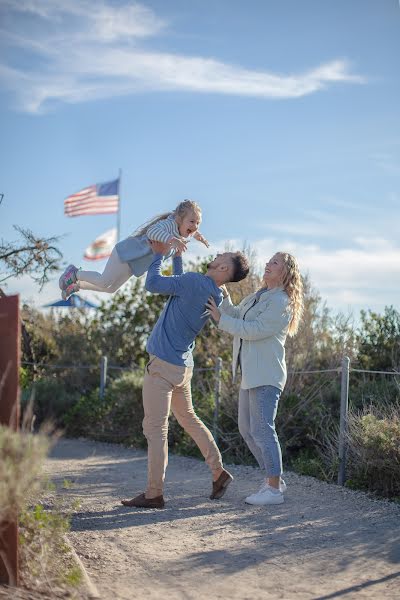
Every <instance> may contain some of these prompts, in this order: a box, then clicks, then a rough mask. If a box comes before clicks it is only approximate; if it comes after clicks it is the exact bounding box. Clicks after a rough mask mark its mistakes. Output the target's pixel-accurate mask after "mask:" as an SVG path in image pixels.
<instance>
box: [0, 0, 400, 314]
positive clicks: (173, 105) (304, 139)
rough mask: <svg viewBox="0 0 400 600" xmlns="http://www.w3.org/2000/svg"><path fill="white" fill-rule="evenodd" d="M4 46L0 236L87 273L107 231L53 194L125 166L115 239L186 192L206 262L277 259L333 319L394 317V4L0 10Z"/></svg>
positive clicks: (32, 293)
mask: <svg viewBox="0 0 400 600" xmlns="http://www.w3.org/2000/svg"><path fill="white" fill-rule="evenodd" d="M0 34H1V35H0V46H1V53H0V115H1V116H0V119H1V122H0V124H1V133H2V135H1V139H2V145H3V152H2V160H1V164H0V192H2V193H4V194H5V198H4V200H3V203H2V205H1V207H0V219H1V228H0V235H1V236H2V237H4V238H5V239H12V238H13V237H15V234H14V233H13V230H12V225H13V224H18V225H20V226H24V227H29V228H31V229H32V230H33V231H34V232H35V233H37V234H40V235H44V236H50V235H62V234H66V235H65V237H64V238H63V239H62V241H61V244H60V247H61V249H62V251H63V253H64V257H65V260H66V262H68V263H69V262H74V263H76V264H78V265H82V266H84V267H86V268H89V265H88V263H85V262H84V261H83V260H82V259H81V256H82V253H83V251H84V249H85V247H86V246H87V245H88V244H89V243H90V242H91V241H92V240H93V239H94V238H95V237H96V236H97V235H99V234H100V233H102V232H103V231H105V230H107V229H109V228H110V227H112V226H113V225H114V222H115V219H114V217H113V216H112V215H110V216H97V217H79V218H74V219H71V218H67V217H65V216H64V214H63V199H64V197H65V196H67V195H69V194H70V193H73V192H75V191H77V190H79V189H80V188H82V187H84V186H86V185H89V184H92V183H97V182H103V181H107V180H111V179H114V178H115V177H116V176H117V174H118V169H119V168H121V169H122V174H123V175H122V189H121V192H122V235H123V236H126V235H128V234H129V233H130V232H131V231H132V230H134V229H136V227H137V226H138V225H140V224H141V223H143V222H144V221H146V220H147V219H148V218H150V217H151V216H153V215H154V214H157V213H159V212H163V211H165V210H169V209H173V208H174V207H175V206H176V204H177V203H178V202H179V201H181V200H182V199H184V198H187V197H190V198H193V199H195V200H197V201H198V202H199V203H200V205H201V206H202V208H203V225H202V231H203V233H204V234H205V235H206V236H207V237H208V239H209V240H210V241H211V242H212V248H211V250H212V252H216V251H218V250H220V249H222V248H224V246H225V244H226V242H227V241H230V242H231V244H233V245H234V246H237V247H241V246H242V245H243V244H244V243H248V244H250V245H251V246H252V247H253V248H254V249H255V250H256V251H257V255H258V259H259V261H260V264H261V263H263V262H264V261H265V259H267V258H269V257H270V255H271V254H273V253H274V252H275V251H276V250H280V249H288V250H289V251H291V252H293V253H294V254H295V255H296V256H297V258H298V259H299V262H300V265H301V269H302V271H303V272H308V273H309V274H310V276H311V279H312V282H313V284H314V286H315V287H316V288H317V289H318V290H319V292H320V293H321V295H322V297H323V299H324V300H326V301H327V303H328V305H329V306H330V307H332V308H333V309H334V310H342V311H345V312H349V311H350V312H353V313H354V314H358V311H359V310H360V308H372V309H375V310H378V311H381V310H383V307H384V306H385V305H390V304H393V305H394V306H396V307H397V308H399V304H400V303H399V298H400V242H399V230H400V225H399V224H400V118H399V117H400V109H399V105H400V102H399V99H400V94H399V92H400V78H399V56H400V7H399V2H398V1H397V0H374V1H373V0H352V2H348V1H347V0H336V1H335V2H327V1H321V0H312V1H311V0H309V1H307V0H303V1H302V2H298V1H295V0H290V1H287V0H281V1H280V2H275V1H272V0H271V1H269V0H253V1H252V2H244V1H238V0H218V2H216V1H215V0H201V1H200V0H169V1H168V2H165V1H161V0H159V1H144V2H137V3H136V2H127V1H122V0H121V1H113V2H112V1H111V0H107V1H105V0H104V1H101V0H99V1H94V0H91V1H84V0H2V2H1V4H0ZM191 248H192V249H191V252H193V253H194V254H201V253H202V248H201V247H200V245H198V244H196V242H193V243H192V245H191ZM103 264H104V263H97V265H96V267H97V268H99V269H100V268H101V267H102V266H103ZM8 290H9V291H10V292H18V291H19V292H21V294H22V296H23V298H25V299H28V298H29V299H31V300H33V301H34V302H35V303H36V305H37V306H40V305H41V304H43V303H44V302H46V301H48V300H50V299H53V298H55V297H57V295H58V288H57V282H56V280H54V281H53V282H51V283H50V284H49V285H47V286H46V287H45V288H44V290H43V291H42V293H41V294H39V293H38V290H37V288H36V287H35V285H34V284H33V283H32V282H31V281H30V280H29V278H23V279H22V280H18V281H11V282H10V284H9V286H8Z"/></svg>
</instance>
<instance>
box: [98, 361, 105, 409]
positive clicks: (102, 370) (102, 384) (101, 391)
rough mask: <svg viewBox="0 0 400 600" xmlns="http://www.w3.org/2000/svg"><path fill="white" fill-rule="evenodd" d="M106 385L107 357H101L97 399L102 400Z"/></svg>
mask: <svg viewBox="0 0 400 600" xmlns="http://www.w3.org/2000/svg"><path fill="white" fill-rule="evenodd" d="M106 385H107V356H102V357H101V361H100V389H99V398H100V400H103V398H104V393H105V391H106Z"/></svg>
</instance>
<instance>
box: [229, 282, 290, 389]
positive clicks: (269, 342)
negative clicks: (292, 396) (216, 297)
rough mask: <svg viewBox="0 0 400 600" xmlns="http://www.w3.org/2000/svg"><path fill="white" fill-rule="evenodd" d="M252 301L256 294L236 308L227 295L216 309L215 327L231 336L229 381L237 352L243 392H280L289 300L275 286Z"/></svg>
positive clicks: (234, 372)
mask: <svg viewBox="0 0 400 600" xmlns="http://www.w3.org/2000/svg"><path fill="white" fill-rule="evenodd" d="M256 300H257V292H255V293H254V294H250V295H249V296H246V298H243V300H242V301H241V302H240V304H239V305H238V306H234V305H233V304H232V301H231V299H230V297H229V296H228V297H227V298H225V299H224V301H223V302H222V304H221V305H220V307H219V309H220V310H221V313H222V314H221V319H220V321H219V323H218V328H219V329H221V330H222V331H226V332H228V333H231V334H232V335H233V336H234V338H233V360H232V372H233V378H234V379H235V375H236V371H237V366H238V360H239V352H240V365H241V371H242V384H241V387H242V388H243V389H245V390H248V389H250V388H254V387H259V386H261V385H273V386H275V387H277V388H278V389H280V390H283V388H284V387H285V383H286V364H285V341H286V336H287V329H288V326H289V322H290V309H289V306H288V305H289V297H288V295H287V294H286V292H285V291H284V290H283V288H282V287H277V288H273V289H272V290H267V291H265V292H263V293H262V294H261V295H260V296H259V299H258V301H256ZM253 304H254V306H252V305H253Z"/></svg>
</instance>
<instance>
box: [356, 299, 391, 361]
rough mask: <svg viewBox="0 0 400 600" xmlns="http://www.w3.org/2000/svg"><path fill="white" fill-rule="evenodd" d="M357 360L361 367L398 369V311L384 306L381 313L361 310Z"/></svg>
mask: <svg viewBox="0 0 400 600" xmlns="http://www.w3.org/2000/svg"><path fill="white" fill-rule="evenodd" d="M358 343H359V352H358V360H359V363H360V365H361V367H362V368H364V369H371V370H376V371H393V370H396V371H398V370H399V369H400V312H399V311H397V310H396V309H395V308H393V306H386V307H385V310H384V313H383V315H380V314H378V313H376V312H373V311H371V310H369V311H367V312H366V311H364V310H363V311H361V328H360V331H359V334H358Z"/></svg>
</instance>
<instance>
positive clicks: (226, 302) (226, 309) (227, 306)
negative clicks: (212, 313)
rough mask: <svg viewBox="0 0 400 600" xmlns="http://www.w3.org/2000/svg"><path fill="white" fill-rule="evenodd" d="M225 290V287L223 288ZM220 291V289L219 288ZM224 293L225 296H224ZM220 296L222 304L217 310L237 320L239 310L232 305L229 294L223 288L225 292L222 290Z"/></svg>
mask: <svg viewBox="0 0 400 600" xmlns="http://www.w3.org/2000/svg"><path fill="white" fill-rule="evenodd" d="M224 288H225V286H224ZM221 289H222V288H221ZM225 292H226V295H225ZM222 294H223V296H224V299H223V300H222V304H220V305H219V307H218V308H219V309H220V311H221V313H223V314H224V315H229V316H230V317H234V318H235V319H237V318H239V313H240V308H239V306H236V305H235V304H233V302H232V300H231V297H230V295H229V292H228V291H227V289H226V288H225V291H224V290H223V289H222Z"/></svg>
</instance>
